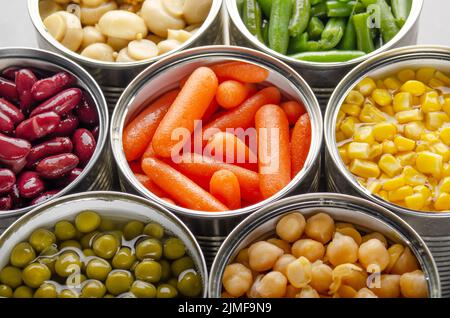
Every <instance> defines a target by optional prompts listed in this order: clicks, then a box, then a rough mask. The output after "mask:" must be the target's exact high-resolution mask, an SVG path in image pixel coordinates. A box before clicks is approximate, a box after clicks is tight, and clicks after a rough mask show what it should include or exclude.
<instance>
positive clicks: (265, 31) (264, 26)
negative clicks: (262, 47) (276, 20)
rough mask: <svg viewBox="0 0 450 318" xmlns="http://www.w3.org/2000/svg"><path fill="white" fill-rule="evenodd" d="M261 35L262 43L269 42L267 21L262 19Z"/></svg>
mask: <svg viewBox="0 0 450 318" xmlns="http://www.w3.org/2000/svg"><path fill="white" fill-rule="evenodd" d="M262 35H263V39H264V43H265V44H266V45H267V44H269V21H268V20H266V19H264V20H263V24H262Z"/></svg>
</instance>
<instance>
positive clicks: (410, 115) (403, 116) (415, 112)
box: [395, 109, 423, 124]
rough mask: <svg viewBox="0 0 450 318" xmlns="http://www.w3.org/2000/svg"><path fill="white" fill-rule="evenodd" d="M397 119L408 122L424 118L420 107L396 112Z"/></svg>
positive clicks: (404, 122)
mask: <svg viewBox="0 0 450 318" xmlns="http://www.w3.org/2000/svg"><path fill="white" fill-rule="evenodd" d="M395 119H397V121H398V122H399V123H400V124H406V123H409V122H411V121H418V120H423V114H422V111H421V110H420V109H411V110H404V111H401V112H398V113H397V114H395Z"/></svg>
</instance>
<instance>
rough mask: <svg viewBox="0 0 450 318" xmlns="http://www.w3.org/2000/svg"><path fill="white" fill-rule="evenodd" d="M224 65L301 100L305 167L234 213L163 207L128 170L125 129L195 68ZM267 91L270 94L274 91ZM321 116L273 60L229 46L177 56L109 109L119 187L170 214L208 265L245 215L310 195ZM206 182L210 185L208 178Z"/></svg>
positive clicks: (308, 93)
mask: <svg viewBox="0 0 450 318" xmlns="http://www.w3.org/2000/svg"><path fill="white" fill-rule="evenodd" d="M224 62H245V63H249V64H253V65H257V66H260V67H263V68H265V69H266V70H268V77H267V79H266V80H265V81H264V82H263V83H261V85H262V86H263V87H264V86H269V85H272V86H275V87H277V88H278V89H279V91H281V93H282V94H283V95H284V96H285V97H288V98H290V99H295V100H299V101H302V102H303V104H304V106H305V110H306V111H307V112H308V114H309V117H310V123H311V146H310V150H309V153H308V154H307V157H306V161H305V164H304V168H303V169H302V170H301V171H300V172H299V173H298V174H297V175H296V176H295V177H294V178H293V179H292V181H291V182H289V184H288V185H287V186H285V187H284V188H283V189H282V190H281V191H280V192H278V193H276V194H275V195H273V196H272V197H270V198H268V199H267V200H263V201H261V202H258V203H256V204H252V205H248V206H243V207H242V208H239V209H236V210H233V211H226V212H202V211H196V210H193V209H187V208H183V207H180V206H177V205H174V204H171V203H168V202H166V201H164V200H162V199H161V198H160V197H158V196H156V195H154V194H153V193H152V192H150V191H149V190H147V189H146V188H145V187H144V186H143V185H142V184H141V183H140V182H139V180H138V179H137V178H136V176H135V174H134V173H133V171H132V170H131V168H130V165H129V163H128V162H127V159H126V157H125V153H124V148H123V133H124V129H125V127H126V126H127V124H129V123H130V122H131V121H132V120H133V119H134V118H135V117H136V115H137V114H139V113H141V112H142V110H143V109H145V107H146V106H147V105H149V103H151V102H152V101H154V100H155V99H156V98H157V97H158V96H161V94H162V93H164V92H168V91H171V90H173V89H175V88H177V87H178V85H179V82H180V80H182V79H183V78H185V77H186V76H187V75H190V74H191V73H192V72H193V71H194V70H196V69H198V68H199V67H200V66H208V65H212V64H220V63H224ZM266 89H269V91H272V90H273V88H266ZM275 93H276V92H275ZM321 117H322V115H321V111H320V107H319V104H318V102H317V100H316V98H315V96H314V94H313V92H312V90H311V89H310V88H309V86H308V85H307V84H306V82H305V81H304V80H303V79H302V78H301V77H300V76H299V75H298V74H297V73H296V72H295V71H294V70H293V69H292V68H290V67H289V66H287V65H286V64H284V63H283V62H280V61H278V60H276V59H274V58H273V57H270V56H268V55H266V54H264V53H261V52H258V51H254V50H251V49H246V48H239V47H232V46H231V47H230V46H208V47H200V48H194V49H190V50H187V51H184V52H180V53H177V54H175V55H173V56H170V57H167V58H166V59H164V60H162V61H160V62H158V63H156V64H154V65H152V66H151V67H149V68H148V69H146V70H145V71H144V72H143V73H141V74H140V75H139V76H138V77H137V78H136V79H135V80H134V81H133V82H132V83H131V84H130V85H129V86H128V87H127V89H126V91H125V92H124V94H123V95H122V97H121V98H120V100H119V102H118V104H117V108H116V110H115V111H114V114H113V117H112V125H111V142H112V149H113V155H114V158H115V161H116V163H117V166H118V170H119V179H120V183H121V186H122V188H123V189H124V190H125V191H130V192H134V193H138V194H140V195H142V196H144V197H146V198H149V199H151V200H154V201H156V202H158V203H160V204H162V205H163V206H165V207H167V208H168V209H170V210H171V211H173V212H175V213H176V214H177V215H178V216H179V217H180V218H181V219H182V220H183V221H185V222H186V223H187V224H188V226H189V227H190V228H191V230H192V231H193V232H194V234H195V235H196V236H197V239H198V240H199V242H200V244H201V245H202V246H203V248H204V251H205V254H206V259H207V260H208V262H209V263H211V262H212V260H213V258H214V255H215V253H216V252H217V250H218V249H219V247H220V245H221V244H222V242H223V240H224V239H225V237H226V236H227V235H228V233H229V232H230V231H231V230H232V229H233V228H234V227H235V226H236V224H238V223H239V222H240V221H241V220H242V219H243V218H245V217H246V216H247V215H249V214H251V213H252V212H254V211H256V210H258V209H259V208H261V207H263V206H264V205H265V204H267V203H269V202H273V201H276V200H278V199H280V198H282V197H285V196H288V195H291V194H293V193H302V192H314V191H315V190H317V189H318V185H319V178H320V151H321V143H322V119H321ZM138 165H140V160H138ZM133 170H134V169H133ZM242 171H246V172H245V173H246V174H247V175H251V176H252V177H251V178H252V180H253V177H255V178H256V180H258V176H257V174H256V173H255V172H249V171H248V170H247V169H245V170H242ZM187 173H189V171H187ZM209 178H211V176H209ZM206 181H207V183H209V182H210V181H209V179H208V180H206ZM256 187H257V188H258V189H259V183H258V181H256ZM258 191H259V190H258ZM250 196H251V195H250ZM249 199H252V198H249Z"/></svg>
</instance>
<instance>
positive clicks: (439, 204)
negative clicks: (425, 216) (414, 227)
mask: <svg viewBox="0 0 450 318" xmlns="http://www.w3.org/2000/svg"><path fill="white" fill-rule="evenodd" d="M434 208H435V209H436V210H438V211H443V210H449V209H450V194H448V193H445V192H444V193H440V194H439V196H438V198H437V199H436V202H434Z"/></svg>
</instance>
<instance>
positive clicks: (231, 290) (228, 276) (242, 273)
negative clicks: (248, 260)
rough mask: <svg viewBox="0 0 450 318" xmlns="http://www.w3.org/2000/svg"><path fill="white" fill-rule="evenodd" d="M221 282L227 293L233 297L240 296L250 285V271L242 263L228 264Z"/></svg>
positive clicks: (251, 279)
mask: <svg viewBox="0 0 450 318" xmlns="http://www.w3.org/2000/svg"><path fill="white" fill-rule="evenodd" d="M222 283H223V286H224V288H225V290H226V291H227V293H228V294H230V295H231V296H233V297H241V296H242V295H244V294H245V293H246V292H247V291H249V290H250V288H251V287H252V284H253V276H252V272H251V270H250V269H248V268H247V267H245V266H244V265H242V264H238V263H235V264H231V265H228V266H227V267H226V268H225V272H224V274H223V278H222Z"/></svg>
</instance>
